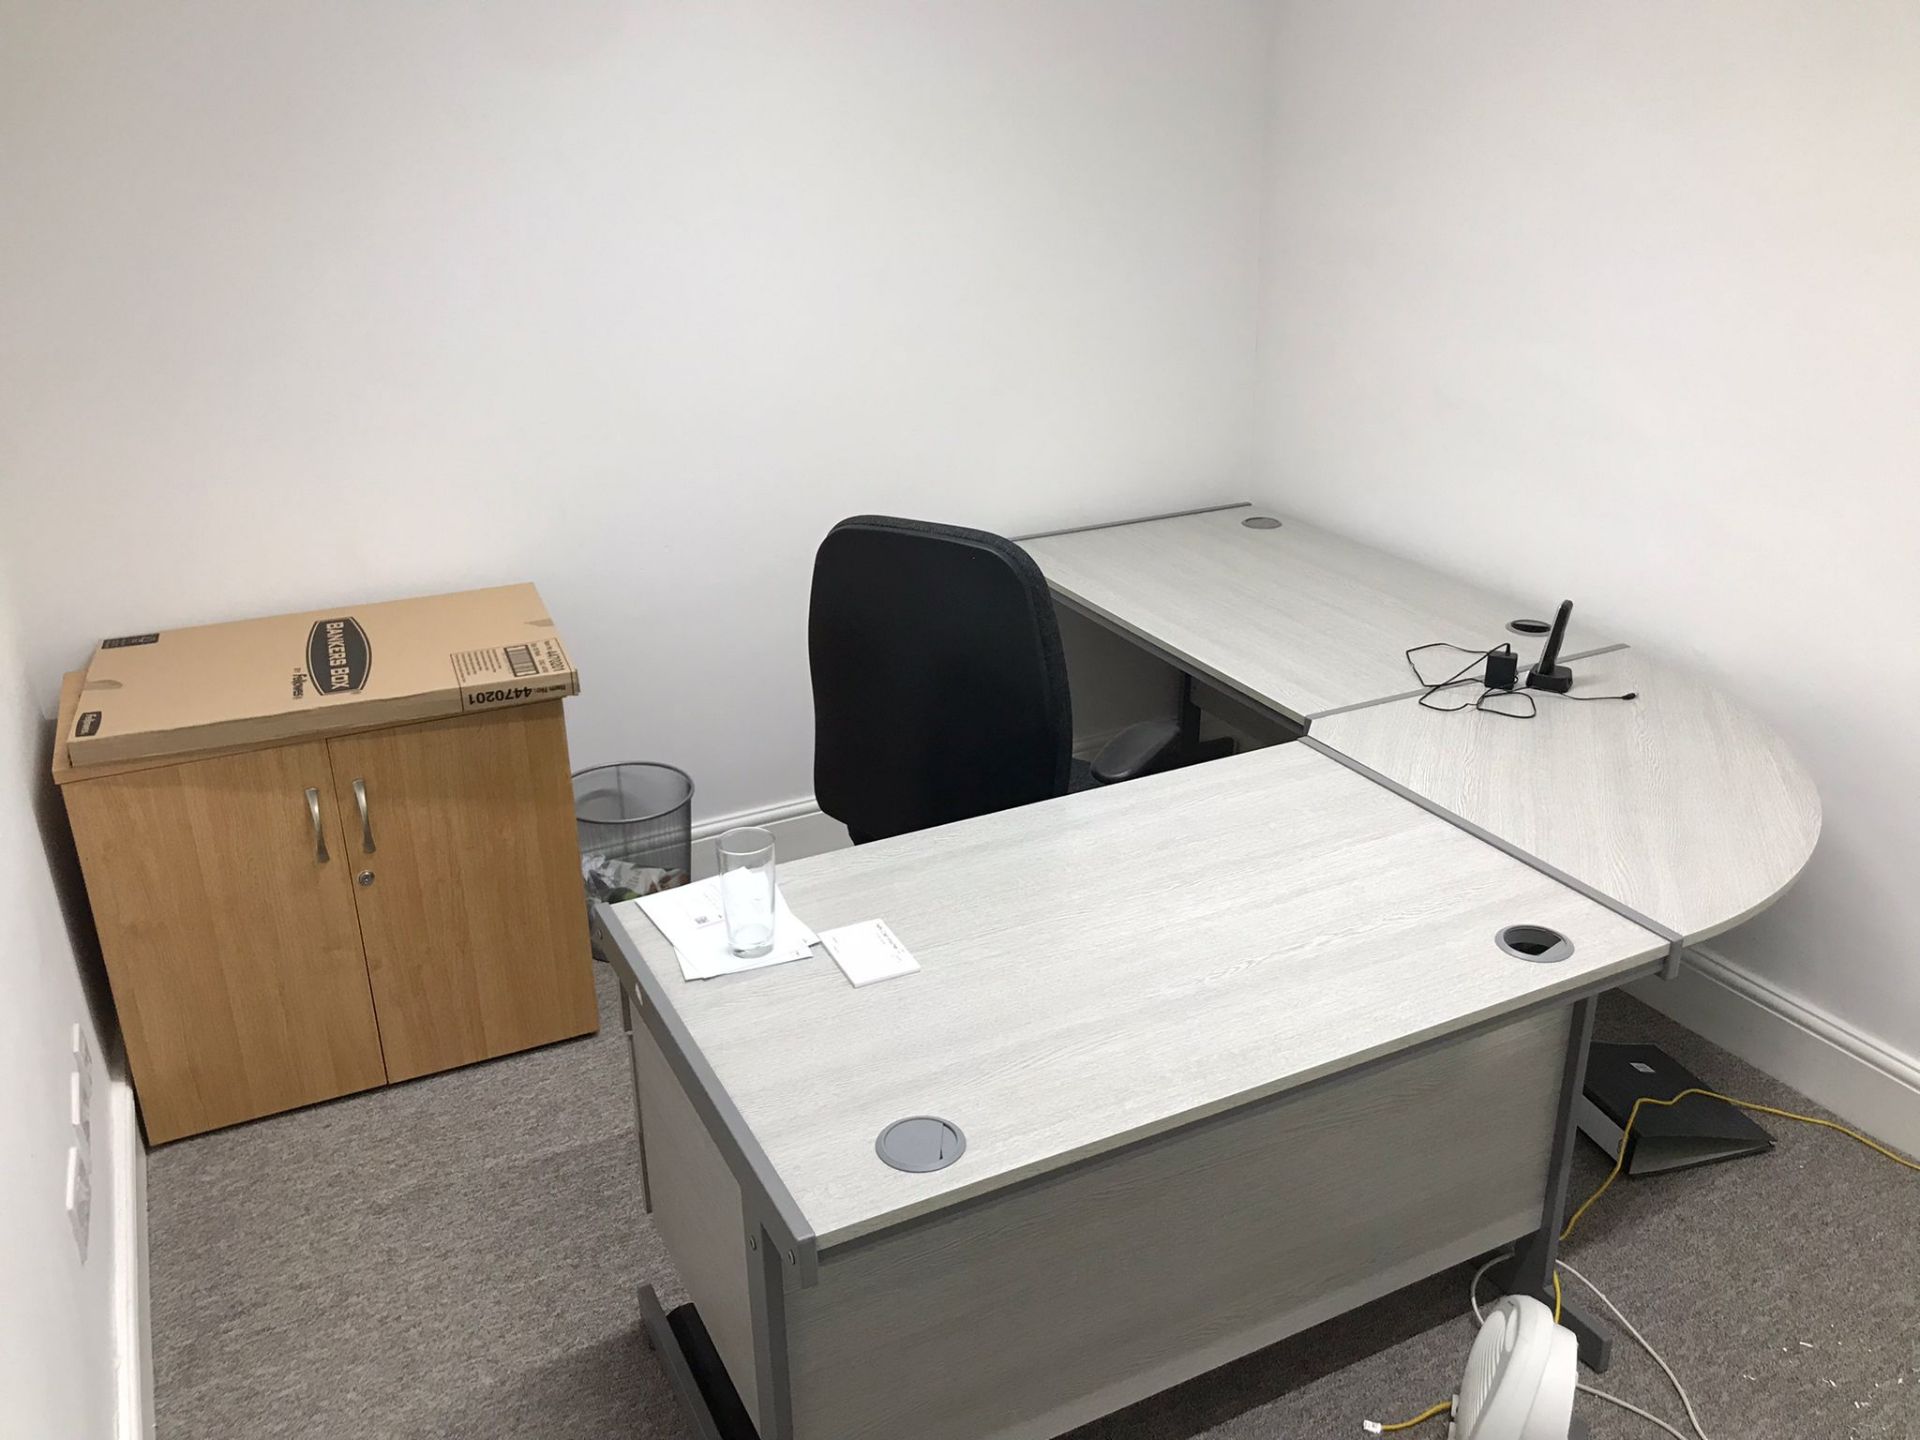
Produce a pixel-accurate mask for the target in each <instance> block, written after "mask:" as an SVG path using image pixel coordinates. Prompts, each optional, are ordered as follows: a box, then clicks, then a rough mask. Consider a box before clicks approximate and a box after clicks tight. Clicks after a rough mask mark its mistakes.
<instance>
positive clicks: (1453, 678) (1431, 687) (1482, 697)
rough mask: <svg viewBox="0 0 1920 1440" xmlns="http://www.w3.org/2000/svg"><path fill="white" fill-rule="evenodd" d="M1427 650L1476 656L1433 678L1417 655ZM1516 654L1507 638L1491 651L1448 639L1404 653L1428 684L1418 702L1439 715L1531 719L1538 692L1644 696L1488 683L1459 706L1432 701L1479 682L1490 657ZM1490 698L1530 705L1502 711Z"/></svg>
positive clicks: (1618, 697) (1601, 697) (1415, 672)
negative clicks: (1476, 714) (1479, 671)
mask: <svg viewBox="0 0 1920 1440" xmlns="http://www.w3.org/2000/svg"><path fill="white" fill-rule="evenodd" d="M1423 650H1452V651H1454V652H1455V653H1457V654H1460V655H1467V656H1470V657H1472V658H1470V659H1469V660H1468V661H1467V663H1466V664H1465V665H1462V666H1461V667H1460V668H1459V669H1458V670H1456V671H1454V672H1453V674H1451V675H1449V676H1448V677H1447V678H1446V679H1444V680H1429V679H1427V677H1426V676H1425V675H1422V674H1421V673H1420V662H1419V661H1417V660H1415V659H1414V658H1413V657H1414V656H1415V655H1418V654H1419V653H1420V652H1421V651H1423ZM1512 653H1513V646H1512V645H1511V644H1510V643H1508V642H1507V641H1504V640H1503V641H1501V642H1500V644H1498V645H1495V646H1493V647H1492V648H1490V649H1487V650H1470V649H1468V648H1467V647H1466V646H1465V645H1455V644H1453V643H1451V642H1450V641H1446V640H1433V641H1429V642H1428V643H1427V644H1425V645H1415V646H1412V647H1411V648H1409V649H1408V650H1406V651H1405V652H1404V654H1405V655H1406V660H1407V668H1408V669H1409V670H1411V671H1413V678H1414V679H1416V680H1418V681H1419V682H1420V683H1421V684H1422V685H1424V686H1426V687H1427V688H1426V689H1425V690H1423V691H1422V692H1421V693H1420V699H1419V701H1418V702H1417V703H1418V704H1419V706H1420V708H1421V709H1422V710H1431V711H1433V712H1434V713H1435V714H1438V715H1453V714H1457V713H1458V712H1460V711H1462V710H1478V711H1480V712H1481V713H1482V714H1485V715H1500V716H1504V717H1505V718H1506V719H1508V720H1531V719H1533V718H1534V717H1535V716H1536V715H1538V714H1539V713H1540V706H1539V703H1538V702H1537V701H1536V700H1535V698H1534V697H1535V696H1536V695H1554V696H1557V697H1558V698H1559V699H1562V700H1638V699H1639V698H1640V692H1639V691H1637V690H1629V691H1627V692H1626V693H1625V694H1624V695H1575V694H1574V693H1573V692H1572V691H1569V690H1531V689H1526V688H1522V687H1519V686H1516V687H1515V688H1513V689H1511V690H1504V689H1497V688H1495V687H1494V686H1492V685H1487V686H1484V687H1483V688H1482V689H1481V691H1480V693H1479V694H1478V695H1476V696H1475V697H1474V698H1473V699H1471V700H1463V701H1461V702H1460V703H1459V704H1458V705H1435V704H1433V703H1431V702H1432V700H1433V697H1434V696H1436V695H1438V694H1439V693H1440V692H1441V691H1443V690H1451V689H1453V688H1454V687H1455V686H1456V685H1472V684H1475V683H1477V680H1476V677H1475V676H1474V675H1473V674H1472V671H1473V669H1474V667H1476V666H1484V665H1485V664H1486V662H1487V660H1488V659H1489V658H1490V657H1492V656H1494V655H1511V654H1512ZM1516 664H1517V661H1516ZM1484 673H1485V672H1484V670H1483V671H1482V674H1483V675H1484ZM1489 700H1513V701H1524V702H1525V704H1526V707H1527V708H1526V709H1524V710H1502V709H1501V708H1500V707H1499V705H1498V704H1497V703H1496V704H1491V705H1490V704H1488V703H1487V702H1488V701H1489Z"/></svg>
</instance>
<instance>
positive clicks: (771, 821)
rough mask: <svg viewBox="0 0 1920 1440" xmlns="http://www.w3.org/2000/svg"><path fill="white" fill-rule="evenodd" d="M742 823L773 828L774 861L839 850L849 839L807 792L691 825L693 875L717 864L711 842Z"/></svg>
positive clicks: (704, 873)
mask: <svg viewBox="0 0 1920 1440" xmlns="http://www.w3.org/2000/svg"><path fill="white" fill-rule="evenodd" d="M742 825H758V826H760V827H761V828H762V829H764V830H771V831H772V832H773V853H774V857H775V859H776V861H782V860H804V859H805V858H806V857H807V856H809V855H824V854H826V853H827V852H828V851H829V850H843V849H845V848H846V847H847V846H849V845H851V844H852V843H853V841H852V840H851V839H850V838H849V837H848V835H847V827H846V826H844V825H842V824H841V823H840V822H839V821H838V820H834V819H830V818H829V817H828V816H826V815H825V814H823V813H821V810H820V806H819V805H818V804H817V803H816V802H815V801H814V798H813V797H812V796H811V795H809V796H807V797H806V798H805V799H801V800H791V801H789V802H788V803H786V804H785V805H775V806H772V807H771V808H769V809H766V810H749V811H745V812H743V813H741V814H739V815H717V816H715V817H714V818H713V819H711V820H703V821H701V822H700V823H699V824H698V825H696V826H694V827H693V878H694V879H696V880H704V879H705V878H706V877H707V876H709V875H711V874H713V872H714V871H715V869H716V868H718V865H717V862H716V861H715V859H714V842H715V841H717V840H718V839H719V838H720V837H721V836H722V835H724V834H726V832H727V831H729V830H734V829H738V828H739V827H740V826H742Z"/></svg>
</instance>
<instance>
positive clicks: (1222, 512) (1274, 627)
mask: <svg viewBox="0 0 1920 1440" xmlns="http://www.w3.org/2000/svg"><path fill="white" fill-rule="evenodd" d="M1258 517H1265V518H1270V519H1276V520H1279V521H1280V522H1281V523H1280V524H1279V525H1278V527H1276V528H1272V529H1253V528H1249V527H1248V526H1247V524H1246V523H1245V522H1246V521H1247V520H1249V519H1253V518H1258ZM1021 544H1022V546H1023V547H1024V548H1025V550H1026V551H1027V553H1028V554H1029V555H1031V556H1033V558H1034V560H1035V562H1036V563H1038V565H1039V566H1040V569H1041V572H1042V573H1043V574H1045V576H1046V577H1047V584H1048V586H1049V587H1051V588H1052V590H1053V592H1054V594H1055V595H1056V596H1057V597H1058V598H1060V599H1062V600H1064V601H1065V602H1066V603H1067V604H1068V605H1069V606H1071V607H1072V608H1074V609H1078V610H1080V611H1082V612H1084V613H1086V614H1087V615H1089V616H1091V617H1092V618H1093V619H1095V620H1097V621H1100V622H1101V623H1103V624H1105V625H1108V626H1110V627H1112V628H1114V629H1116V630H1119V631H1120V632H1121V633H1123V634H1126V635H1130V636H1132V637H1133V638H1135V639H1136V640H1139V641H1143V642H1145V643H1146V644H1148V645H1149V646H1150V647H1152V648H1154V649H1156V650H1158V651H1160V652H1162V653H1164V655H1165V656H1166V657H1167V658H1168V659H1169V660H1170V661H1171V662H1172V663H1173V664H1174V665H1176V666H1177V667H1178V668H1180V669H1183V670H1186V671H1188V672H1189V673H1190V674H1196V675H1201V676H1204V677H1206V678H1208V679H1211V680H1214V681H1217V682H1218V683H1220V684H1222V685H1225V686H1227V687H1228V688H1229V689H1232V690H1235V691H1238V692H1239V693H1241V694H1243V695H1245V696H1247V697H1248V698H1250V699H1252V700H1254V701H1256V702H1257V703H1258V704H1260V705H1262V706H1265V707H1266V708H1267V709H1269V710H1271V711H1273V712H1274V713H1276V714H1278V715H1281V716H1283V717H1285V718H1288V719H1291V720H1294V721H1301V722H1304V721H1307V720H1311V719H1312V718H1313V717H1314V716H1316V715H1323V714H1326V713H1327V712H1329V711H1333V710H1339V709H1343V708H1345V707H1346V706H1349V705H1364V704H1369V703H1372V702H1375V701H1379V700H1384V699H1387V698H1389V697H1392V696H1398V695H1405V694H1409V693H1411V692H1413V691H1414V690H1416V689H1417V688H1418V682H1417V681H1416V680H1415V679H1414V678H1413V676H1412V674H1411V672H1410V671H1409V670H1408V668H1407V661H1406V651H1407V650H1408V649H1409V648H1411V647H1413V646H1415V645H1423V644H1426V643H1427V642H1429V641H1435V640H1445V641H1450V642H1452V643H1454V644H1457V645H1465V646H1469V647H1471V648H1473V649H1475V650H1484V649H1487V648H1489V647H1491V646H1494V645H1498V644H1501V643H1502V642H1506V643H1510V644H1511V645H1512V646H1513V647H1514V649H1515V650H1516V651H1517V652H1518V653H1519V654H1520V656H1521V663H1522V665H1523V666H1524V665H1526V664H1530V663H1531V662H1532V661H1533V659H1534V658H1535V657H1536V656H1537V655H1538V654H1539V650H1540V646H1541V644H1542V641H1541V639H1540V638H1539V637H1529V636H1525V635H1516V634H1514V633H1512V632H1510V631H1509V630H1508V629H1507V628H1506V627H1507V625H1508V622H1510V621H1513V620H1518V619H1545V620H1551V619H1552V618H1553V610H1554V608H1555V606H1557V604H1558V603H1559V600H1560V598H1561V597H1560V596H1557V595H1555V596H1535V597H1534V598H1533V599H1532V600H1521V599H1517V598H1514V597H1513V596H1511V595H1506V594H1503V593H1501V592H1500V591H1498V590H1490V589H1483V588H1482V587H1480V586H1477V585H1472V584H1468V583H1466V582H1464V581H1460V580H1455V579H1452V578H1450V577H1448V576H1445V575H1441V574H1439V573H1437V572H1435V571H1432V570H1429V569H1427V568H1426V567H1425V566H1422V565H1418V564H1415V563H1414V562H1413V561H1410V560H1403V559H1400V558H1399V557H1397V556H1393V555H1387V554H1384V553H1382V552H1381V551H1378V550H1373V549H1370V548H1369V547H1367V546H1365V545H1361V544H1358V543H1356V542H1355V541H1352V540H1348V539H1345V538H1343V537H1342V536H1339V535H1334V534H1331V533H1329V532H1328V531H1325V530H1319V529H1316V528H1314V527H1313V526H1311V525H1308V524H1306V523H1305V522H1304V521H1300V520H1295V519H1293V518H1291V517H1289V516H1286V515H1284V514H1283V513H1282V512H1280V511H1278V510H1270V509H1265V508H1260V507H1255V506H1251V505H1242V506H1233V507H1229V508H1225V509H1219V510H1204V511H1197V512H1194V513H1192V514H1187V515H1174V516H1169V517H1165V518H1161V519H1153V520H1140V521H1135V522H1132V523H1123V524H1116V525H1107V526H1102V527H1098V528H1094V529H1088V530H1074V531H1066V532H1063V533H1061V534H1058V535H1040V536H1035V537H1033V538H1032V539H1028V540H1024V541H1022V542H1021ZM1612 643H1613V642H1612V641H1610V640H1608V639H1606V638H1604V637H1602V636H1599V635H1597V634H1596V633H1595V632H1594V631H1593V630H1592V629H1591V628H1589V627H1588V626H1587V625H1585V624H1584V623H1583V622H1582V621H1581V620H1580V619H1579V618H1578V616H1577V614H1576V617H1575V619H1574V622H1573V624H1572V625H1571V626H1570V627H1569V629H1568V633H1567V640H1566V647H1565V650H1564V651H1563V655H1564V656H1566V657H1569V658H1577V657H1579V656H1581V655H1586V654H1591V653H1593V652H1595V651H1597V650H1601V649H1604V648H1607V647H1609V646H1610V645H1611V644H1612ZM1466 659H1467V657H1466V656H1464V655H1462V656H1458V657H1456V658H1455V660H1454V663H1452V664H1448V663H1447V657H1446V655H1445V654H1444V653H1443V652H1439V651H1436V652H1433V657H1432V658H1431V659H1430V660H1429V663H1428V669H1429V671H1430V672H1431V673H1433V674H1436V675H1441V674H1451V673H1452V672H1453V671H1454V670H1457V669H1458V668H1459V667H1460V665H1461V664H1464V663H1465V661H1466Z"/></svg>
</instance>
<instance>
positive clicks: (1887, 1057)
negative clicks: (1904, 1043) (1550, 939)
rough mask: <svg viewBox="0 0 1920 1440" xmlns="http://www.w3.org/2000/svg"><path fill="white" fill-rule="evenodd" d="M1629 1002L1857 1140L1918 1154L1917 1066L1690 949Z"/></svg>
mask: <svg viewBox="0 0 1920 1440" xmlns="http://www.w3.org/2000/svg"><path fill="white" fill-rule="evenodd" d="M1629 993H1631V994H1632V995H1633V996H1634V997H1635V998H1636V999H1638V1000H1642V1001H1645V1002H1646V1003H1647V1004H1648V1005H1651V1006H1653V1008H1654V1009H1656V1010H1659V1011H1661V1012H1662V1013H1664V1014H1667V1015H1670V1016H1672V1017H1673V1018H1674V1019H1675V1020H1678V1021H1679V1022H1680V1023H1681V1024H1682V1025H1684V1026H1686V1027H1687V1028H1688V1029H1689V1030H1691V1031H1693V1032H1694V1033H1695V1034H1697V1035H1700V1036H1703V1037H1704V1038H1706V1039H1708V1040H1711V1041H1712V1042H1713V1043H1714V1044H1716V1045H1718V1046H1720V1047H1721V1048H1722V1049H1723V1050H1731V1051H1732V1052H1733V1053H1734V1054H1735V1055H1738V1056H1739V1057H1740V1058H1741V1059H1743V1060H1745V1061H1746V1062H1747V1063H1748V1064H1750V1065H1754V1066H1757V1067H1758V1068H1759V1069H1761V1070H1764V1071H1766V1072H1767V1073H1768V1074H1769V1075H1772V1076H1774V1077H1775V1078H1776V1079H1779V1080H1784V1081H1785V1082H1786V1083H1787V1084H1789V1085H1791V1086H1793V1087H1794V1088H1795V1089H1796V1090H1799V1091H1800V1092H1801V1093H1803V1094H1805V1095H1806V1096H1808V1097H1809V1098H1810V1099H1812V1100H1815V1101H1817V1102H1819V1103H1820V1104H1822V1105H1824V1106H1826V1107H1827V1108H1828V1109H1829V1110H1831V1111H1833V1112H1834V1113H1835V1114H1836V1115H1839V1116H1840V1117H1841V1118H1842V1119H1845V1120H1846V1121H1848V1122H1849V1123H1851V1124H1853V1125H1855V1126H1857V1127H1859V1128H1860V1129H1861V1130H1863V1131H1865V1132H1866V1133H1867V1134H1869V1135H1871V1136H1873V1137H1874V1138H1875V1139H1877V1140H1879V1141H1880V1142H1881V1143H1882V1144H1885V1145H1890V1146H1892V1147H1893V1148H1894V1149H1896V1150H1901V1151H1904V1152H1905V1153H1907V1154H1909V1155H1920V1060H1916V1059H1915V1058H1914V1057H1913V1056H1911V1055H1904V1054H1902V1053H1901V1052H1899V1051H1897V1050H1895V1049H1893V1048H1892V1047H1890V1046H1888V1045H1886V1044H1885V1043H1883V1042H1882V1041H1880V1040H1877V1039H1875V1038H1874V1037H1873V1036H1871V1035H1867V1034H1865V1033H1863V1032H1861V1031H1860V1030H1857V1029H1855V1028H1854V1027H1853V1026H1851V1025H1849V1024H1847V1023H1846V1022H1845V1021H1843V1020H1841V1019H1839V1018H1838V1017H1837V1016H1835V1015H1831V1014H1829V1013H1828V1012H1827V1011H1825V1010H1822V1009H1821V1008H1820V1007H1819V1006H1817V1005H1814V1004H1812V1003H1810V1002H1809V1001H1806V1000H1803V999H1801V998H1800V997H1798V996H1796V995H1790V994H1788V993H1787V992H1786V991H1783V990H1780V989H1778V988H1776V987H1775V986H1774V985H1772V984H1771V983H1769V982H1768V981H1766V980H1763V979H1761V978H1760V977H1759V976H1758V975H1755V974H1754V973H1753V972H1752V971H1751V970H1748V969H1747V968H1746V967H1745V966H1742V965H1740V964H1738V963H1736V962H1735V961H1732V960H1730V959H1728V958H1727V957H1726V956H1725V955H1722V954H1720V953H1719V952H1718V951H1716V950H1712V949H1709V948H1707V947H1704V946H1696V947H1694V948H1693V949H1692V950H1689V951H1688V952H1687V962H1686V963H1685V964H1684V965H1682V966H1681V967H1680V974H1679V975H1678V976H1676V977H1675V978H1674V979H1672V980H1643V981H1641V982H1640V983H1638V984H1637V985H1633V986H1631V987H1629Z"/></svg>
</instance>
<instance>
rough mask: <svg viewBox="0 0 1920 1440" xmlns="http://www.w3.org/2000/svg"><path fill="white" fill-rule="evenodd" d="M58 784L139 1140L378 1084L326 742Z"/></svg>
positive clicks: (376, 1041)
mask: <svg viewBox="0 0 1920 1440" xmlns="http://www.w3.org/2000/svg"><path fill="white" fill-rule="evenodd" d="M65 794H66V800H67V811H68V815H69V817H70V818H71V820H72V822H73V833H74V839H75V842H76V844H77V847H78V849H79V852H80V863H81V868H82V870H83V871H84V873H85V875H86V881H87V894H88V897H89V898H90V900H91V902H92V905H93V917H94V924H95V926H96V928H97V929H98V931H99V935H100V945H101V949H102V950H103V952H104V953H105V955H106V958H107V974H108V978H109V982H110V983H111V985H112V989H113V1001H114V1008H115V1009H116V1010H118V1012H119V1015H120V1028H121V1031H122V1033H123V1035H124V1036H125V1038H126V1046H127V1058H128V1060H129V1062H130V1063H131V1066H132V1069H133V1074H134V1081H135V1085H136V1087H137V1092H138V1094H139V1097H140V1106H141V1112H142V1114H143V1116H144V1118H145V1120H146V1126H147V1136H148V1138H149V1139H150V1140H152V1141H154V1142H155V1143H158V1142H160V1141H164V1140H173V1139H177V1138H179V1137H180V1136H182V1135H192V1134H197V1133H198V1132H200V1131H202V1130H212V1129H216V1128H218V1127H219V1126H222V1125H232V1124H234V1123H236V1122H237V1121H241V1120H250V1119H252V1118H254V1117H255V1116H258V1115H269V1114H272V1113H274V1112H275V1111H278V1110H290V1109H292V1108H294V1107H295V1106H298V1105H308V1104H312V1103H313V1102H314V1101H316V1100H329V1099H332V1098H333V1097H334V1096H336V1095H345V1094H348V1093H350V1092H351V1091H355V1090H366V1089H369V1088H371V1087H373V1086H375V1085H381V1084H384V1083H385V1082H386V1079H387V1073H386V1070H385V1068H384V1067H383V1065H382V1063H381V1057H380V1032H379V1029H378V1027H377V1025H376V1023H375V1020H374V1014H373V999H372V996H371V994H370V993H369V989H368V985H367V967H366V962H365V959H364V956H363V952H362V949H361V943H360V924H359V921H358V919H357V917H356V915H355V911H354V896H353V878H352V874H351V871H350V870H349V868H348V867H349V866H350V864H351V860H350V858H349V857H348V855H347V854H346V843H345V841H346V835H345V832H344V831H343V830H342V829H341V827H340V814H339V810H338V808H337V806H336V804H335V801H334V786H333V773H332V770H331V768H330V766H329V764H328V758H327V747H326V744H325V742H324V741H312V742H310V743H307V744H302V745H282V746H277V747H275V748H273V749H270V750H253V751H247V752H244V753H241V754H237V755H225V756H221V757H220V758H218V759H212V760H190V761H186V762H184V763H181V764H178V765H169V766H165V767H162V768H155V769H148V770H139V771H135V772H133V773H129V774H119V775H111V776H106V777H104V778H100V779H92V780H87V781H84V782H80V783H76V784H70V785H68V786H67V787H66V790H65Z"/></svg>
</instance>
